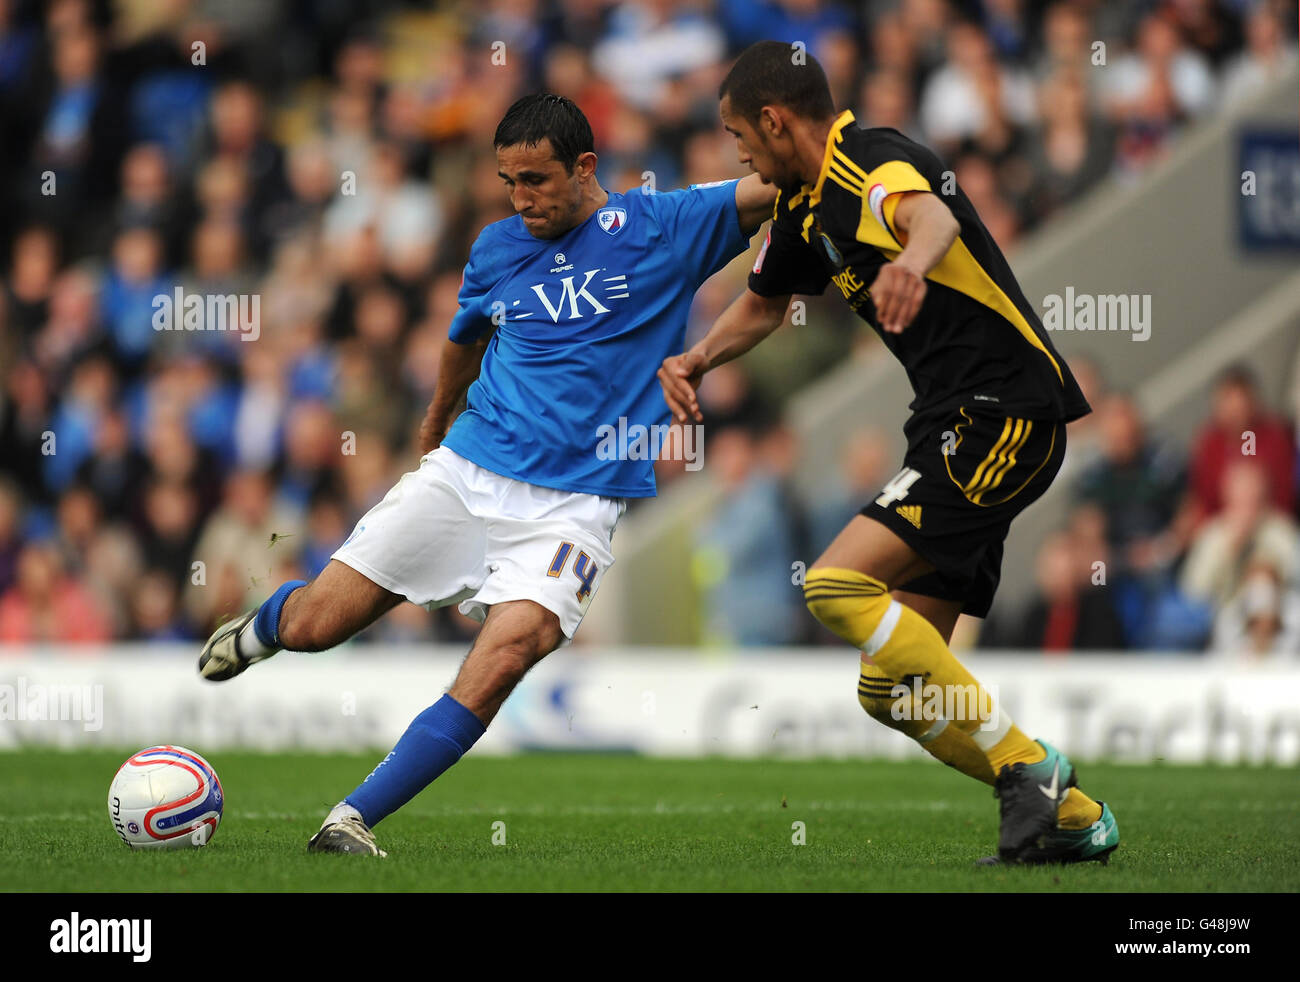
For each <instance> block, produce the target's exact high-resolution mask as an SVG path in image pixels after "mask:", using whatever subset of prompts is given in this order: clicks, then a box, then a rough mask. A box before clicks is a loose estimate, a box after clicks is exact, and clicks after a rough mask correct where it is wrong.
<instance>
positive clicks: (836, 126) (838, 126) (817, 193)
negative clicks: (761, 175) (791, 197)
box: [803, 109, 853, 208]
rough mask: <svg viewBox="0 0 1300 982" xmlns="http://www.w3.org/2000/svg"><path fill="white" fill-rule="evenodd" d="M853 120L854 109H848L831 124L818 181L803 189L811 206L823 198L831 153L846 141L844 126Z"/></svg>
mask: <svg viewBox="0 0 1300 982" xmlns="http://www.w3.org/2000/svg"><path fill="white" fill-rule="evenodd" d="M851 122H853V111H852V110H850V109H846V110H844V112H842V113H840V114H839V116H837V117H836V118H835V122H834V123H832V124H831V131H830V134H829V135H827V137H826V152H825V153H824V154H823V155H822V169H821V173H819V174H818V175H817V183H816V184H814V185H813V186H812V187H811V188H810V187H808V185H807V184H805V185H804V186H803V190H804V191H805V192H806V193H807V194H808V207H809V208H816V207H817V205H818V203H820V201H821V200H822V185H823V184H825V183H826V175H827V174H828V173H829V172H830V169H831V155H832V154H833V153H834V152H835V147H836V145H837V144H840V143H843V142H844V132H843V130H844V127H846V126H848V125H849V123H851Z"/></svg>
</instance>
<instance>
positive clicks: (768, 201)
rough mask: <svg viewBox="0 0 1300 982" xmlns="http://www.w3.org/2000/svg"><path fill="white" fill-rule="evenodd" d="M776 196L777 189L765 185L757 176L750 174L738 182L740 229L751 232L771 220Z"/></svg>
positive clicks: (737, 195) (737, 200)
mask: <svg viewBox="0 0 1300 982" xmlns="http://www.w3.org/2000/svg"><path fill="white" fill-rule="evenodd" d="M776 195H777V189H776V187H775V186H774V185H771V184H764V183H763V180H762V178H760V177H759V176H758V175H757V174H750V175H749V176H748V177H742V178H741V179H740V180H739V181H737V182H736V211H737V212H738V213H739V215H740V227H741V228H743V229H744V230H745V231H746V232H751V231H753V230H754V229H756V228H758V227H759V226H760V225H762V224H763V223H764V222H765V221H767V220H768V219H769V218H771V217H772V208H773V207H774V206H775V205H776Z"/></svg>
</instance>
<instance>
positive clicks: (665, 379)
mask: <svg viewBox="0 0 1300 982" xmlns="http://www.w3.org/2000/svg"><path fill="white" fill-rule="evenodd" d="M704 368H705V364H704V356H703V355H701V354H698V353H696V352H693V351H687V352H684V353H682V354H680V355H673V356H672V357H671V358H665V359H664V363H663V364H662V365H660V366H659V384H660V385H661V386H663V390H664V401H665V402H666V403H668V408H669V409H670V410H671V411H672V414H673V418H674V419H675V420H677V421H678V422H680V423H685V422H686V421H687V417H691V418H693V419H694V420H695V422H697V423H701V422H703V421H704V414H703V413H701V412H700V403H699V400H698V399H696V397H695V390H696V389H698V388H699V387H700V380H701V379H702V378H704Z"/></svg>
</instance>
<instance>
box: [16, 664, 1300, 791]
mask: <svg viewBox="0 0 1300 982" xmlns="http://www.w3.org/2000/svg"><path fill="white" fill-rule="evenodd" d="M195 650H196V648H195V646H192V645H182V646H174V645H157V646H141V645H136V646H131V645H121V646H116V647H111V648H103V649H80V650H78V649H73V648H50V649H36V650H34V649H32V648H27V647H24V648H17V647H13V646H10V647H8V648H6V647H5V646H0V749H4V750H17V749H21V748H23V747H25V746H46V747H62V748H69V749H72V748H89V747H105V748H109V747H111V748H114V749H129V748H132V747H137V746H148V745H150V744H156V743H177V744H182V745H185V746H190V747H193V748H195V749H199V750H201V751H202V752H204V753H206V752H209V751H221V750H236V749H249V750H259V751H288V750H295V751H321V752H324V751H343V750H364V749H373V750H377V751H382V750H384V749H387V748H388V747H390V746H391V745H392V744H393V743H394V742H395V741H396V739H397V738H398V736H400V735H401V733H402V731H403V730H404V729H405V727H406V725H407V723H408V722H409V721H410V720H411V719H412V718H414V717H415V716H416V715H417V714H418V713H419V712H420V711H421V710H423V709H424V708H425V707H426V706H428V705H429V704H430V703H432V702H433V701H434V700H436V699H437V697H438V695H439V694H440V693H441V692H442V691H443V690H444V689H445V687H446V686H447V685H449V684H450V682H451V679H452V678H453V676H454V675H455V673H456V670H457V668H458V666H459V664H460V661H461V659H462V658H463V656H464V652H463V649H461V648H449V647H442V648H435V649H430V648H428V647H423V648H410V649H402V648H393V647H385V648H384V649H383V651H382V652H381V651H379V650H377V649H375V648H364V647H358V646H352V647H344V648H340V649H336V650H334V651H331V652H326V653H323V654H317V655H282V656H280V657H278V658H276V659H275V660H274V661H272V662H270V663H268V664H266V665H261V666H258V667H257V669H256V670H254V671H252V672H249V673H248V674H247V675H245V676H242V677H241V678H240V679H238V680H237V681H234V682H231V683H228V684H223V685H212V684H207V683H204V682H202V681H201V680H200V679H199V678H198V677H197V675H196V673H195V667H194V664H195ZM90 652H94V653H93V654H92V653H90ZM968 662H969V664H970V665H971V667H972V669H973V670H974V671H975V672H976V673H977V675H978V676H979V677H980V678H981V679H982V680H984V681H985V682H986V683H988V684H989V685H990V686H991V687H995V689H994V691H995V693H996V695H997V696H998V698H999V699H1000V700H1001V703H1002V705H1003V706H1004V707H1005V708H1006V710H1007V711H1008V712H1009V713H1010V714H1011V715H1012V717H1013V718H1014V719H1015V720H1016V721H1017V723H1019V725H1020V726H1021V727H1022V728H1023V729H1024V730H1025V731H1026V732H1028V733H1031V734H1042V735H1044V736H1048V737H1050V738H1051V739H1052V741H1053V742H1054V743H1056V744H1057V745H1058V746H1060V747H1061V749H1063V750H1065V751H1066V752H1068V753H1070V754H1071V755H1073V756H1074V757H1076V758H1078V759H1081V760H1099V759H1100V760H1111V761H1116V762H1132V763H1148V762H1151V761H1157V760H1160V761H1175V762H1183V763H1206V762H1219V763H1228V764H1235V763H1252V764H1255V763H1272V764H1282V765H1289V766H1294V765H1297V764H1300V664H1295V663H1292V664H1290V665H1282V666H1265V665H1250V666H1247V665H1243V664H1241V663H1238V662H1232V661H1216V660H1212V659H1205V658H1199V657H1187V656H1178V657H1174V656H1170V655H1167V654H1164V655H1154V654H1152V655H1136V654H1131V655H1125V656H1122V657H1121V656H1102V655H1075V656H1071V657H1068V658H1062V659H1049V658H1044V657H1042V656H1041V655H1038V656H1032V655H1026V656H1023V657H1016V656H1009V655H1002V654H999V655H998V656H996V657H994V656H980V655H976V656H974V657H972V658H970V659H968ZM857 677H858V664H857V660H856V659H855V658H853V657H852V655H851V654H848V653H835V652H828V651H827V650H826V649H811V650H808V649H783V650H779V651H771V652H765V653H762V654H756V653H751V652H741V651H734V652H727V653H716V654H715V653H710V654H709V655H708V656H707V657H706V656H701V654H700V653H699V652H697V651H686V650H681V649H645V648H638V649H614V648H601V647H596V646H592V647H581V648H571V649H567V650H566V651H562V652H559V653H557V654H556V655H553V656H552V657H550V658H548V659H547V660H546V661H544V662H543V663H542V664H540V665H539V666H538V667H537V668H536V669H535V670H534V671H533V672H532V673H531V674H530V675H529V676H528V677H527V678H526V679H525V680H524V682H523V683H522V684H521V685H520V686H519V688H518V689H517V690H516V692H515V694H514V695H513V696H512V697H511V699H510V700H509V701H508V702H507V703H506V705H505V708H504V709H503V710H502V712H501V714H500V716H498V718H497V720H496V722H495V723H494V724H493V725H492V727H491V728H490V729H489V731H488V733H487V735H486V736H485V737H484V738H483V739H482V740H481V741H480V743H479V744H478V746H477V747H476V748H475V753H489V754H507V753H515V752H520V751H528V750H580V751H605V752H617V751H629V752H635V753H641V754H647V755H653V756H665V757H699V756H709V755H720V756H727V757H762V756H777V757H796V758H807V757H861V758H886V759H906V758H912V757H920V756H923V753H922V751H920V749H919V748H918V747H917V746H916V745H915V744H913V743H912V742H911V741H909V740H907V739H905V738H903V737H902V736H900V735H899V734H897V733H895V732H893V731H891V730H888V729H886V728H885V727H883V726H881V725H880V724H879V723H876V722H874V721H873V720H871V719H869V718H868V717H867V716H866V714H865V713H863V711H862V709H861V708H860V707H859V706H858V704H857V699H856V696H855V684H856V681H857Z"/></svg>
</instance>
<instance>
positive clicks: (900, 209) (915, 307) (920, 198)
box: [871, 191, 961, 334]
mask: <svg viewBox="0 0 1300 982" xmlns="http://www.w3.org/2000/svg"><path fill="white" fill-rule="evenodd" d="M894 230H895V231H896V232H897V233H898V237H899V241H900V242H902V243H903V251H902V252H900V253H899V254H898V258H897V259H895V260H894V261H893V262H892V263H886V264H885V265H884V266H882V267H881V268H880V272H878V273H877V274H876V278H875V280H873V281H872V283H871V299H872V302H873V303H874V304H875V307H876V317H877V321H878V323H879V324H880V328H881V330H884V331H888V332H890V333H891V334H901V333H902V332H903V330H904V328H906V327H907V326H908V325H909V324H911V323H912V320H913V319H914V318H915V317H916V315H917V313H918V312H919V311H920V309H921V303H922V301H924V300H925V276H926V274H927V273H928V272H930V270H932V269H934V267H935V266H937V265H939V261H940V260H941V259H943V257H944V256H945V255H947V254H948V250H949V249H950V248H952V244H953V242H955V241H956V240H957V235H958V233H959V232H960V231H961V226H960V225H959V224H958V222H957V219H956V218H955V217H953V213H952V212H951V211H950V210H949V209H948V206H947V205H945V204H944V203H943V201H942V200H940V198H939V197H938V195H934V194H930V193H929V192H925V191H912V192H909V193H907V194H904V195H902V196H901V200H900V201H899V202H898V206H897V208H896V209H895V210H894Z"/></svg>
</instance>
